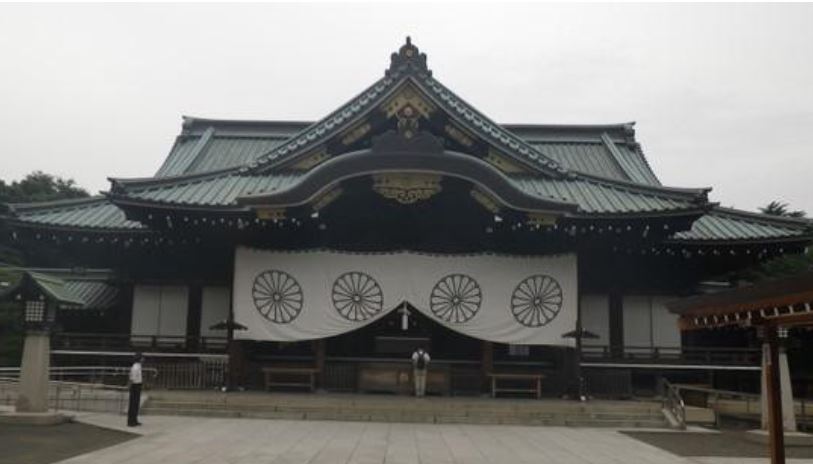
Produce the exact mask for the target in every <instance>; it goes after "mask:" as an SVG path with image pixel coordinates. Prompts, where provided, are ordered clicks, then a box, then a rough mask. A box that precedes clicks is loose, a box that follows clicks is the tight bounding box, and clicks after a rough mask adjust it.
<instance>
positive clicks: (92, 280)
mask: <svg viewBox="0 0 813 464" xmlns="http://www.w3.org/2000/svg"><path fill="white" fill-rule="evenodd" d="M11 269H14V270H17V271H19V272H20V273H21V274H22V276H21V277H20V279H19V280H18V281H17V282H16V284H15V285H14V286H12V287H10V288H7V289H4V290H3V291H2V292H0V299H3V298H10V297H11V296H13V295H14V294H16V293H17V292H18V291H19V290H20V289H22V288H23V287H25V286H32V285H33V286H35V287H36V288H38V289H39V290H40V291H41V292H43V293H44V294H45V295H46V296H48V297H49V298H51V299H53V300H54V301H56V302H57V303H59V304H60V306H61V307H62V308H64V309H86V310H101V311H103V310H107V309H110V308H113V307H115V306H116V304H117V303H118V299H119V289H118V287H117V286H116V285H115V284H114V283H113V281H112V277H113V275H114V273H113V271H111V270H109V269H90V270H79V269H33V268H32V269H26V268H11Z"/></svg>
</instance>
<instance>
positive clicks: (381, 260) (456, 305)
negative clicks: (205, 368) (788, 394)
mask: <svg viewBox="0 0 813 464" xmlns="http://www.w3.org/2000/svg"><path fill="white" fill-rule="evenodd" d="M234 264H235V272H234V294H233V298H234V301H233V303H234V314H235V319H236V320H237V322H240V323H242V324H244V325H245V326H247V327H248V330H245V331H238V332H236V333H235V337H236V338H240V339H248V340H264V341H299V340H313V339H320V338H327V337H332V336H335V335H340V334H343V333H347V332H350V331H353V330H356V329H358V328H360V327H363V326H365V325H367V324H370V323H372V322H374V321H376V320H378V319H380V318H381V317H383V316H385V315H386V314H387V313H389V312H390V311H393V310H395V309H397V308H398V307H399V306H400V305H401V304H402V303H403V302H408V303H409V304H410V305H412V306H413V307H415V308H417V309H418V310H419V311H421V312H422V313H423V314H425V315H426V316H428V317H429V318H430V319H432V320H434V321H435V322H437V323H438V324H442V325H444V326H445V327H448V328H449V329H451V330H455V331H457V332H460V333H462V334H465V335H468V336H470V337H474V338H478V339H481V340H489V341H493V342H499V343H511V344H524V345H572V343H573V341H572V339H563V338H562V334H564V333H565V332H568V331H571V330H573V329H574V328H575V326H576V312H577V306H576V305H577V298H578V289H577V271H576V257H575V255H574V254H562V255H554V256H507V255H491V254H481V255H429V254H420V253H410V252H397V253H386V254H383V253H382V254H355V253H344V252H334V251H307V252H277V251H265V250H257V249H251V248H245V247H238V249H237V251H236V255H235V263H234Z"/></svg>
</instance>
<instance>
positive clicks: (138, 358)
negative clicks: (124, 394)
mask: <svg viewBox="0 0 813 464" xmlns="http://www.w3.org/2000/svg"><path fill="white" fill-rule="evenodd" d="M143 362H144V356H143V355H142V354H141V353H136V355H135V359H134V360H133V365H132V367H130V406H129V408H127V426H128V427H135V426H137V425H141V422H139V421H138V407H139V406H140V405H141V383H142V377H141V363H143Z"/></svg>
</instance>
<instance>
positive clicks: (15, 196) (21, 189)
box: [0, 171, 89, 203]
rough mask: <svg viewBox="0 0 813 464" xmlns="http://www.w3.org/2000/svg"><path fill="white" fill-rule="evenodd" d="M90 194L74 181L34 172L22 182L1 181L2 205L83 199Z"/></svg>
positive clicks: (0, 197) (0, 200)
mask: <svg viewBox="0 0 813 464" xmlns="http://www.w3.org/2000/svg"><path fill="white" fill-rule="evenodd" d="M87 196H89V194H88V192H87V191H86V190H85V189H83V188H81V187H79V186H77V185H76V183H75V182H74V181H73V179H67V180H65V179H63V178H61V177H58V176H54V175H51V174H46V173H44V172H42V171H34V172H32V173H31V174H29V175H27V176H25V178H23V179H22V180H19V181H14V182H12V183H10V184H6V183H5V182H4V181H2V180H0V203H29V202H37V201H51V200H62V199H66V198H83V197H87Z"/></svg>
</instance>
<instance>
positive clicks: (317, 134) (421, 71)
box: [244, 37, 567, 175]
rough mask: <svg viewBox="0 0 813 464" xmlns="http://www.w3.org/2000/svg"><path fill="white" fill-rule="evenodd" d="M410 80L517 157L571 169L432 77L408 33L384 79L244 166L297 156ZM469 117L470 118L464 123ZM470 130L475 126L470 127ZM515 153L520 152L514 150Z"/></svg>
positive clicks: (555, 169) (258, 167) (259, 167)
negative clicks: (496, 121)
mask: <svg viewBox="0 0 813 464" xmlns="http://www.w3.org/2000/svg"><path fill="white" fill-rule="evenodd" d="M405 82H410V83H412V84H413V85H416V86H417V87H418V88H420V89H421V90H422V91H423V92H424V93H425V94H426V96H427V97H429V98H430V99H431V100H432V101H433V102H434V103H435V104H437V105H438V106H441V107H444V108H446V110H447V111H449V112H450V113H452V114H457V115H458V116H460V117H461V119H462V122H463V124H464V125H468V126H474V130H475V132H479V133H480V134H485V135H486V139H488V140H490V141H491V143H494V144H495V145H497V146H499V147H502V148H504V149H505V150H506V151H507V152H509V153H511V154H513V155H514V157H517V158H518V161H521V162H525V163H529V164H530V165H533V166H536V167H537V168H540V169H542V170H543V171H545V170H547V171H551V172H548V174H553V173H555V174H559V175H561V174H564V173H566V172H567V170H566V169H565V168H563V167H562V166H561V165H560V164H559V163H557V162H556V161H555V160H554V159H553V158H551V157H550V156H547V155H545V154H544V153H543V152H541V151H540V150H538V149H536V148H534V147H533V146H531V145H530V144H529V143H527V142H525V141H524V140H522V139H521V138H520V137H518V136H516V135H515V134H513V133H511V132H510V131H509V130H507V129H505V128H504V127H502V126H501V125H499V124H497V123H495V122H493V121H492V120H491V119H490V118H488V117H487V116H485V115H483V114H482V113H481V112H479V111H478V110H476V109H475V108H474V107H473V106H472V105H470V104H469V103H467V102H466V101H465V100H464V99H462V98H460V97H459V96H458V95H457V94H455V93H454V92H452V91H451V90H449V89H448V88H447V87H446V86H444V85H443V84H442V83H440V82H439V81H437V80H436V79H434V78H433V77H432V71H430V70H429V69H428V67H427V66H426V54H424V53H421V52H420V50H419V49H418V47H416V46H415V45H413V44H412V42H411V40H410V39H409V37H407V41H406V44H404V45H403V46H402V47H401V48H400V49H399V51H398V52H397V53H393V54H392V56H391V64H390V67H389V68H388V69H387V71H386V72H385V75H384V77H383V78H381V79H379V80H378V81H376V83H374V84H373V85H371V86H370V87H368V88H367V89H365V90H364V91H363V92H361V93H360V94H358V95H357V96H356V97H354V98H352V99H351V100H350V101H348V102H347V103H345V104H344V105H342V106H341V107H339V108H338V109H337V110H335V111H334V112H332V113H330V114H329V115H328V116H326V117H324V118H322V119H321V120H319V122H317V123H314V124H312V125H311V126H308V127H307V128H305V129H303V130H302V131H300V132H299V133H297V134H296V135H294V136H293V137H291V138H290V139H288V142H286V143H283V144H282V145H280V146H278V147H274V148H273V149H271V150H270V151H269V152H268V153H266V154H264V155H262V156H260V157H259V158H257V159H255V160H254V161H253V162H252V163H250V164H249V165H248V166H247V167H244V169H246V170H252V171H255V172H258V171H259V172H263V171H265V170H267V169H269V168H271V167H273V166H275V165H277V164H279V163H282V162H283V161H284V160H286V159H288V158H290V157H291V156H295V155H297V154H300V153H302V152H305V151H307V150H308V149H310V148H313V147H315V146H318V144H319V143H320V142H321V141H323V140H324V139H326V138H327V137H330V136H332V135H334V134H335V133H338V132H340V131H342V130H344V129H346V128H347V127H349V126H350V125H351V124H350V123H351V122H353V121H355V120H357V119H358V116H359V115H360V114H362V111H363V110H364V111H366V110H368V109H369V108H370V107H371V105H372V104H373V103H377V102H379V101H381V100H383V99H384V98H386V97H387V96H389V94H390V93H391V92H392V91H394V90H395V89H397V88H398V87H399V86H400V85H401V84H403V83H405ZM466 121H468V122H466ZM470 129H472V128H470ZM514 153H517V154H514Z"/></svg>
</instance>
